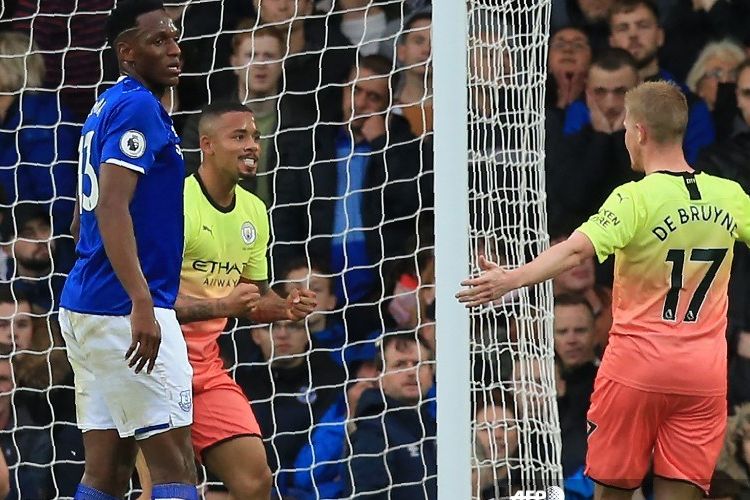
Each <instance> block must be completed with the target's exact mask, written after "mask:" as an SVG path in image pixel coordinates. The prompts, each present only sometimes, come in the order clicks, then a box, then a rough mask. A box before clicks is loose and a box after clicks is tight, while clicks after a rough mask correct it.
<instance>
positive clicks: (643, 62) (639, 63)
mask: <svg viewBox="0 0 750 500" xmlns="http://www.w3.org/2000/svg"><path fill="white" fill-rule="evenodd" d="M657 52H658V50H653V51H652V52H649V53H648V54H645V55H644V56H643V57H641V58H640V59H636V60H635V65H636V67H637V68H638V69H639V70H641V69H643V68H645V67H646V66H648V65H649V64H651V63H652V62H654V60H655V59H656V54H657Z"/></svg>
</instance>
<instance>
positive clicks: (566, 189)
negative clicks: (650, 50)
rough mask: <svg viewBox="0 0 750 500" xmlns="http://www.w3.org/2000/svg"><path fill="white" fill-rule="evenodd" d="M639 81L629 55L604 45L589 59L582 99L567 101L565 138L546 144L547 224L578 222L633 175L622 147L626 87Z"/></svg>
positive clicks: (630, 86) (623, 145) (635, 175)
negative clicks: (601, 49)
mask: <svg viewBox="0 0 750 500" xmlns="http://www.w3.org/2000/svg"><path fill="white" fill-rule="evenodd" d="M637 83H638V73H637V69H636V67H635V62H634V61H633V58H632V57H631V56H630V54H628V52H626V51H624V50H621V49H607V50H605V51H603V52H602V53H601V54H600V55H599V56H598V57H597V58H596V60H595V61H594V62H593V63H592V64H591V67H590V68H589V71H588V78H587V80H586V93H585V97H584V99H579V100H577V101H575V102H574V103H572V104H571V105H570V106H568V109H567V111H566V118H565V129H564V131H565V133H566V134H567V137H566V140H565V141H562V142H560V141H558V142H557V143H552V144H550V145H549V146H548V149H547V155H548V157H547V181H548V183H549V185H552V186H556V189H554V190H553V191H551V192H550V193H549V197H550V219H551V224H552V225H553V226H555V225H565V224H567V223H569V224H571V225H574V226H576V227H577V225H578V223H581V222H583V221H584V220H586V219H587V218H588V215H589V214H591V213H592V212H595V211H596V210H598V208H599V207H600V206H601V204H602V203H603V202H604V200H605V198H606V197H607V196H608V195H609V193H610V192H611V190H612V189H614V188H615V187H617V186H619V185H620V184H622V183H624V182H627V181H630V180H634V179H635V178H637V175H638V174H636V173H634V172H633V169H631V168H630V156H629V155H628V152H627V150H626V149H625V138H624V137H625V130H624V125H623V119H624V113H625V92H627V91H628V90H629V89H631V88H633V87H635V86H636V85H637Z"/></svg>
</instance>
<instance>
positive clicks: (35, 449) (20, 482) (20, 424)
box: [0, 404, 56, 500]
mask: <svg viewBox="0 0 750 500" xmlns="http://www.w3.org/2000/svg"><path fill="white" fill-rule="evenodd" d="M12 411H13V412H14V413H15V420H14V421H13V420H12V421H11V422H9V425H8V426H6V428H5V429H2V430H0V449H2V452H3V454H4V455H5V461H6V462H7V464H8V468H9V469H10V493H9V494H8V496H7V497H6V498H7V500H22V499H31V498H40V499H41V498H54V497H55V496H56V495H55V489H54V487H53V484H52V467H51V464H52V440H51V439H50V434H49V432H50V431H49V430H48V429H42V428H40V427H39V424H38V423H37V422H35V421H34V419H33V418H32V416H31V414H30V412H29V410H28V409H27V408H26V406H25V405H18V404H14V406H13V409H12Z"/></svg>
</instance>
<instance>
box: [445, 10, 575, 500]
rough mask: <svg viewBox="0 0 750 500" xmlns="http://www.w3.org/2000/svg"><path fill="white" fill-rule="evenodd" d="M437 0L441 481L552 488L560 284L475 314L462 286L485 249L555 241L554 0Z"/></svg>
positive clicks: (494, 256) (555, 478)
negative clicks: (548, 123) (551, 144)
mask: <svg viewBox="0 0 750 500" xmlns="http://www.w3.org/2000/svg"><path fill="white" fill-rule="evenodd" d="M433 5H434V10H433V64H434V74H435V80H434V90H435V213H436V226H435V232H436V248H435V254H436V296H437V303H439V304H440V307H439V309H438V318H437V320H436V330H437V346H438V347H437V373H438V379H437V387H438V398H437V399H438V465H439V470H441V471H443V472H442V473H439V474H438V480H439V485H440V490H439V494H440V498H441V499H448V498H476V495H477V494H478V493H479V492H480V491H484V492H485V493H489V494H490V495H491V496H492V498H505V497H509V496H511V495H512V494H513V493H515V492H519V491H520V492H537V491H538V492H542V491H544V492H545V494H546V493H547V491H548V490H547V488H558V487H559V486H561V485H562V468H561V466H560V453H561V440H560V429H559V419H558V413H557V405H556V396H555V367H554V343H553V338H552V290H551V285H550V284H549V283H546V284H541V285H537V286H534V287H529V288H528V289H523V290H520V291H518V292H516V293H513V294H510V295H509V296H506V297H504V298H503V299H502V300H498V301H495V303H494V304H493V305H491V306H489V307H484V308H477V309H474V310H472V311H471V313H470V314H469V313H467V311H466V310H464V309H463V308H462V307H460V306H459V305H458V303H457V302H456V300H455V297H454V294H455V292H456V290H457V289H458V284H459V282H460V281H461V280H462V279H463V278H465V277H466V276H468V275H470V274H473V275H476V273H478V272H479V269H478V263H477V259H478V257H479V255H485V256H486V257H487V258H488V259H489V260H491V261H494V262H498V263H500V264H502V265H505V266H508V267H511V268H513V267H517V266H520V265H522V264H524V263H525V262H527V261H528V260H529V259H530V258H531V257H533V256H535V255H538V254H539V253H540V252H541V251H543V250H544V249H545V248H546V247H547V246H548V243H549V239H548V235H547V232H546V231H547V227H546V224H547V221H546V208H545V184H544V92H545V80H546V57H547V40H548V36H549V15H550V8H551V1H550V0H546V1H537V0H469V1H467V2H463V1H461V2H453V1H450V0H445V1H440V0H436V1H435V2H434V4H433ZM464 89H467V90H464ZM446 367H448V368H446ZM467 388H469V390H467ZM498 430H500V432H498ZM446 470H448V471H450V472H449V473H447V474H446V473H445V472H444V471H446ZM467 491H468V493H467ZM549 491H552V490H549ZM467 494H468V495H469V496H468V497H467V496H466V495H467Z"/></svg>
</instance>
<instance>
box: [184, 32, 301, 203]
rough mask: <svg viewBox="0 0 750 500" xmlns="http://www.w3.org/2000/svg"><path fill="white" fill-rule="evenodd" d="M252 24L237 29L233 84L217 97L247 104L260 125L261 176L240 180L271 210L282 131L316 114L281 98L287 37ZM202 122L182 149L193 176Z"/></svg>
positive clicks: (190, 128) (190, 126)
mask: <svg viewBox="0 0 750 500" xmlns="http://www.w3.org/2000/svg"><path fill="white" fill-rule="evenodd" d="M253 25H254V21H251V20H249V19H245V20H243V21H240V23H239V24H238V26H237V29H239V30H241V31H240V32H239V33H237V34H235V35H234V36H233V37H232V55H231V57H230V64H231V66H232V68H233V73H232V77H231V78H230V80H231V82H230V84H229V86H228V89H227V91H226V95H222V96H220V97H218V99H226V100H229V101H239V102H242V103H245V104H247V105H248V106H249V107H250V109H251V110H252V111H253V115H254V117H255V126H256V128H257V129H258V131H259V132H260V134H261V142H260V145H261V153H260V158H259V161H258V173H257V174H256V175H255V177H253V178H252V179H246V180H243V181H241V182H240V185H241V186H242V187H244V188H245V189H247V190H248V191H251V192H253V193H254V194H255V195H257V196H258V197H259V198H260V199H262V200H263V201H264V202H265V203H266V205H267V206H269V207H270V206H272V205H273V188H272V187H273V172H274V170H275V167H276V157H277V155H276V135H277V132H278V131H279V130H283V129H285V128H287V126H288V125H289V124H290V123H295V122H296V121H297V120H299V117H300V116H302V115H305V114H310V113H311V112H312V111H313V110H312V109H305V108H299V107H297V106H292V105H291V104H292V102H291V100H290V98H289V97H288V95H287V94H284V95H280V91H281V88H280V87H281V78H282V60H283V58H284V54H285V53H286V40H285V38H284V35H283V34H282V33H281V32H280V31H279V30H278V29H276V28H274V27H272V26H266V27H263V28H258V29H254V30H253V29H251V28H252V27H253ZM199 118H200V116H199V115H193V116H191V117H190V118H189V119H188V121H187V122H186V124H185V127H184V129H183V133H182V143H181V146H182V149H183V152H184V155H185V170H186V173H187V174H188V175H190V174H192V173H194V172H195V171H196V170H197V169H198V166H199V165H200V160H201V153H200V144H199V142H200V137H199V134H198V121H199Z"/></svg>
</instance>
